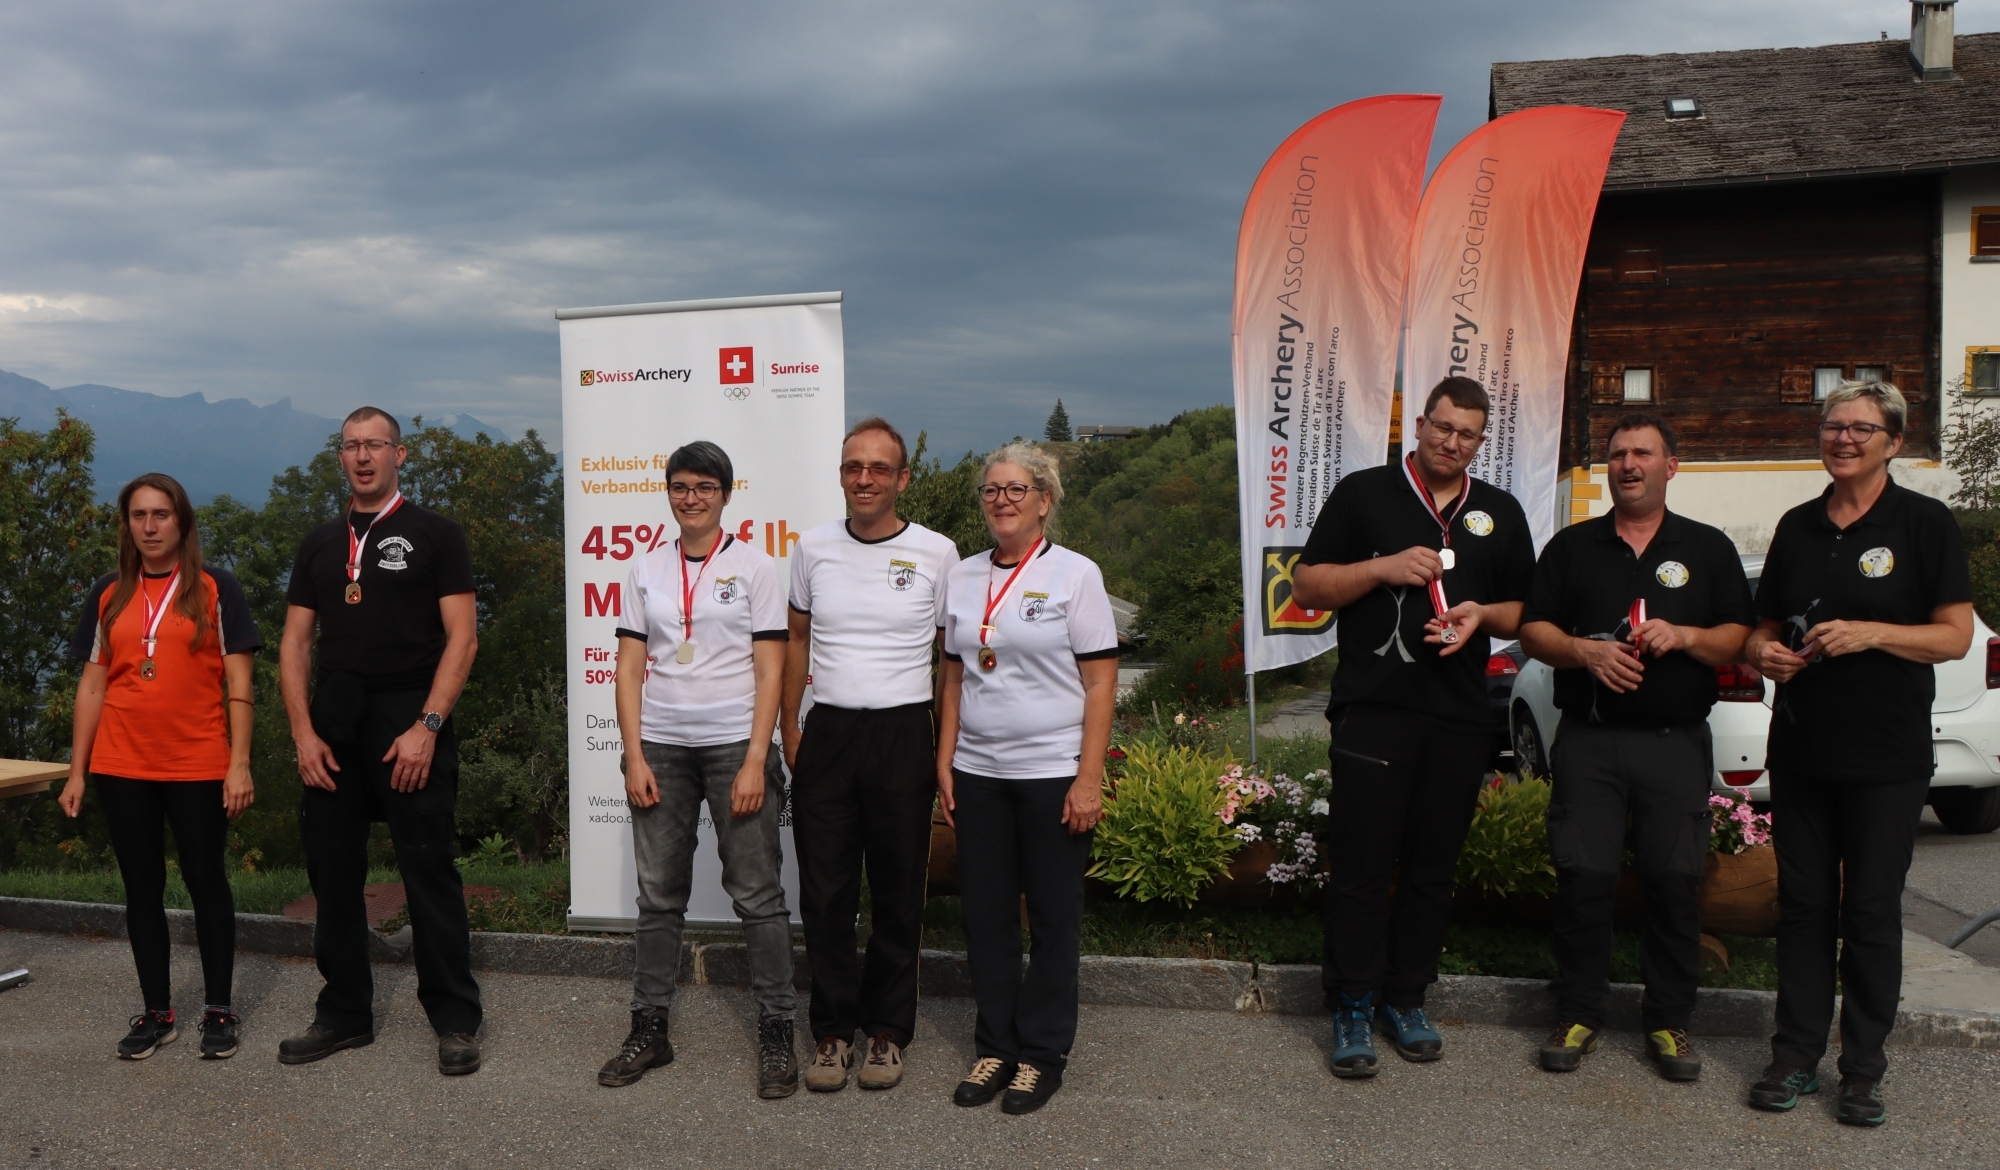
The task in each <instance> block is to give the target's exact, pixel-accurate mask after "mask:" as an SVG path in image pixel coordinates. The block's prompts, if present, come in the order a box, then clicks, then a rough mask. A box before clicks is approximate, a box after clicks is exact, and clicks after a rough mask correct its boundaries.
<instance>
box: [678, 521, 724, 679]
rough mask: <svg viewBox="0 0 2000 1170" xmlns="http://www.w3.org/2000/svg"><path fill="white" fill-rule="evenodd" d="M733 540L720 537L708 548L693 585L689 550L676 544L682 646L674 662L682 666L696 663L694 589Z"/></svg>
mask: <svg viewBox="0 0 2000 1170" xmlns="http://www.w3.org/2000/svg"><path fill="white" fill-rule="evenodd" d="M732 539H734V538H733V537H728V536H723V537H719V538H718V539H717V540H716V542H715V543H714V544H712V545H710V546H709V547H708V555H707V556H705V557H703V558H702V559H701V568H699V569H696V570H695V571H694V581H693V582H692V583H690V582H689V581H688V555H687V549H685V548H683V547H682V546H681V542H680V541H678V540H676V541H675V542H674V551H675V552H678V553H679V554H680V557H681V644H680V645H679V646H678V647H677V648H675V650H674V661H675V662H678V663H680V664H681V665H682V666H686V665H688V664H689V663H691V662H693V661H694V587H695V586H696V585H699V584H701V575H702V574H703V573H704V572H706V571H707V570H708V563H709V562H710V561H712V560H714V559H715V558H716V557H717V556H718V555H719V554H720V553H721V552H722V550H723V549H726V548H728V547H729V542H730V541H731V540H732Z"/></svg>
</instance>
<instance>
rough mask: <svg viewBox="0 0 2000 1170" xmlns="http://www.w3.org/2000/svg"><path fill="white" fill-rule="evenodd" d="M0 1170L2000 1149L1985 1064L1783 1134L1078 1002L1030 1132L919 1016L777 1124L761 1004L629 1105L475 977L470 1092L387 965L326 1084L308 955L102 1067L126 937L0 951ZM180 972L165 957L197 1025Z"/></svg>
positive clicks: (1503, 1162) (1789, 1162) (1599, 1067)
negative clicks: (475, 1062) (850, 1077)
mask: <svg viewBox="0 0 2000 1170" xmlns="http://www.w3.org/2000/svg"><path fill="white" fill-rule="evenodd" d="M0 964H25V965H27V966H28V967H30V968H31V969H32V970H33V972H34V975H35V982H34V983H32V984H30V985H29V986H27V987H24V988H21V989H18V990H15V991H9V992H6V993H4V994H0V1093H4V1099H5V1108H4V1110H0V1165H5V1166H10V1167H15V1166H19V1167H72V1166H73V1167H93V1168H103V1167H153V1166H191V1167H212V1168H216V1170H225V1168H230V1167H257V1168H259V1170H268V1168H269V1167H272V1166H287V1167H290V1166H380V1167H395V1168H398V1170H401V1168H403V1167H432V1166H479V1167H496V1166H605V1167H624V1166H648V1167H651V1166H701V1167H737V1166H742V1167H759V1168H763V1167H774V1166H785V1167H809V1166H818V1165H826V1166H831V1165H835V1164H840V1165H847V1166H864V1167H876V1166H880V1167H902V1166H924V1167H935V1166H1004V1167H1008V1168H1010V1170H1021V1168H1026V1167H1039V1166H1076V1167H1123V1166H1135V1167H1161V1166H1205V1167H1237V1166H1279V1167H1292V1166H1299V1167H1309V1166H1334V1165H1339V1166H1343V1167H1355V1166H1383V1167H1388V1166H1396V1167H1404V1166H1440V1167H1452V1168H1454V1170H1461V1168H1472V1167H1487V1166H1492V1167H1510V1168H1512V1167H1530V1166H1534V1167H1540V1166H1588V1167H1593V1168H1596V1170H1612V1168H1619V1167H1657V1166H1703V1167H1724V1166H1755V1167H1790V1166H1814V1167H1822V1166H1855V1167H1869V1168H1871V1170H1873V1168H1876V1167H1881V1166H1885V1165H1888V1166H1896V1167H1898V1168H1902V1167H1918V1166H1986V1167H1991V1166H1993V1165H1994V1164H1995V1161H1996V1158H2000V1155H1996V1154H1995V1152H1994V1151H1995V1150H1996V1149H2000V1054H1994V1053H1979V1052H1971V1051H1961V1050H1948V1049H1896V1050H1894V1051H1893V1053H1892V1066H1891V1071H1890V1079H1889V1081H1888V1082H1887V1088H1888V1095H1889V1102H1890V1108H1891V1113H1892V1116H1891V1121H1890V1123H1889V1125H1888V1126H1887V1127H1885V1128H1884V1129H1881V1130H1875V1131H1860V1130H1853V1129H1848V1128H1845V1127H1842V1126H1839V1125H1837V1124H1835V1123H1834V1122H1833V1120H1832V1117H1831V1112H1830V1110H1831V1106H1832V1102H1831V1100H1830V1095H1825V1096H1823V1097H1822V1099H1820V1100H1818V1101H1813V1102H1810V1103H1809V1104H1807V1105H1806V1106H1804V1107H1802V1108H1801V1109H1800V1110H1798V1111H1797V1112H1796V1113H1793V1114H1791V1115H1788V1116H1771V1115H1768V1114H1762V1113H1757V1112H1754V1111H1752V1110H1750V1109H1748V1108H1746V1107H1744V1106H1743V1105H1742V1104H1741V1103H1740V1099H1741V1095H1742V1092H1743V1090H1744V1087H1745V1086H1746V1085H1747V1084H1748V1083H1749V1082H1750V1081H1751V1080H1752V1079H1754V1077H1755V1075H1756V1073H1757V1071H1758V1070H1759V1069H1760V1068H1761V1067H1762V1066H1763V1064H1764V1062H1765V1059H1766V1057H1765V1049H1764V1047H1763V1045H1762V1044H1761V1043H1758V1042H1752V1041H1709V1042H1707V1043H1706V1044H1705V1045H1704V1048H1703V1050H1704V1054H1705V1055H1706V1057H1707V1060H1708V1070H1707V1075H1706V1076H1705V1078H1704V1079H1703V1080H1702V1081H1701V1082H1700V1083H1699V1084H1697V1085H1692V1086H1683V1085H1668V1084H1666V1083H1664V1082H1661V1081H1660V1080H1658V1079H1657V1078H1656V1077H1655V1076H1654V1074H1653V1073H1652V1072H1651V1070H1650V1068H1649V1067H1648V1066H1647V1065H1646V1064H1645V1063H1644V1061H1643V1059H1642V1058H1641V1056H1640V1042H1639V1038H1638V1037H1637V1036H1633V1035H1619V1036H1616V1037H1614V1038H1613V1039H1612V1040H1611V1041H1610V1043H1608V1044H1607V1046H1606V1048H1605V1049H1603V1050H1601V1051H1600V1052H1599V1053H1598V1054H1597V1055H1596V1056H1594V1057H1592V1058H1591V1059H1590V1060H1589V1061H1588V1063H1587V1066H1586V1067H1585V1069H1584V1070H1583V1071H1581V1072H1579V1073H1576V1074H1573V1075H1568V1076H1561V1077H1558V1076H1551V1075H1548V1074H1546V1073H1542V1072H1540V1071H1538V1070H1537V1069H1536V1068H1535V1067H1534V1065H1533V1053H1534V1045H1535V1043H1536V1041H1537V1040H1538V1039H1539V1037H1538V1035H1536V1034H1534V1033H1531V1032H1526V1031H1520V1030H1515V1029H1507V1028H1489V1027H1469V1026H1462V1025H1461V1026H1456V1027H1447V1029H1446V1032H1447V1043H1448V1045H1449V1049H1448V1055H1447V1058H1446V1059H1445V1060H1444V1061H1442V1062H1440V1063H1438V1064H1433V1065H1406V1064H1403V1063H1402V1062H1400V1061H1396V1060H1393V1059H1391V1061H1390V1067H1388V1068H1387V1069H1386V1071H1385V1072H1384V1073H1383V1074H1382V1075H1381V1076H1379V1077H1377V1078H1376V1079H1375V1080H1374V1081H1372V1082H1368V1083H1360V1084H1355V1083H1346V1082H1339V1081H1335V1080H1334V1079H1333V1078H1332V1077H1330V1076H1328V1075H1327V1074H1326V1073H1325V1072H1324V1071H1323V1069H1322V1066H1321V1063H1320V1053H1321V1051H1322V1048H1323V1046H1324V1044H1325V1042H1326V1039H1327V1031H1328V1024H1327V1021H1325V1020H1323V1019H1317V1018H1295V1017H1276V1016H1235V1015H1231V1014H1226V1013H1219V1012H1177V1011H1166V1010H1156V1009H1145V1008H1104V1007H1086V1008H1085V1009H1084V1011H1083V1026H1082V1033H1081V1037H1080V1039H1079V1043H1078V1048H1077V1051H1076V1055H1075V1059H1074V1063H1073V1064H1072V1066H1071V1074H1070V1077H1069V1081H1068V1084H1067V1085H1066V1086H1065V1087H1064V1089H1063V1091H1062V1092H1061V1094H1059V1095H1058V1096H1057V1098H1056V1099H1055V1101H1054V1102H1052V1103H1051V1104H1050V1105H1049V1107H1048V1108H1047V1109H1045V1110H1043V1111H1042V1112H1041V1113H1039V1114H1035V1115H1032V1116H1028V1117H1007V1116H1005V1115H1003V1114H1001V1113H1000V1112H999V1110H998V1109H997V1108H994V1107H989V1108H986V1109H981V1110H961V1109H957V1108H955V1107H953V1106H952V1105H951V1104H950V1102H949V1099H948V1095H949V1092H950V1089H951V1085H952V1083H953V1082H954V1081H955V1080H956V1079H957V1077H958V1076H959V1075H960V1074H961V1072H962V1070H963V1069H964V1067H965V1066H966V1065H967V1064H968V1063H969V1061H970V1058H971V1051H970V1033H971V1024H972V1006H971V1003H970V1002H969V1001H966V1000H934V1001H928V1002H926V1003H925V1004H924V1005H923V1007H922V1016H921V1020H920V1022H919V1025H918V1029H919V1031H918V1039H917V1044H916V1046H915V1047H914V1048H913V1049H912V1050H911V1052H910V1057H909V1074H908V1076H907V1078H906V1080H905V1082H904V1084H903V1085H902V1086H901V1087H900V1088H898V1089H896V1090H894V1091H892V1092H888V1093H862V1092H860V1091H859V1090H857V1089H853V1088H849V1089H848V1090H846V1091H845V1092H842V1093H839V1094H835V1095H832V1096H826V1097H821V1096H813V1095H810V1094H807V1093H805V1092H803V1091H802V1092H800V1093H799V1094H798V1095H797V1096H796V1097H793V1098H790V1099H788V1100H783V1101H760V1100H758V1099H756V1097H755V1094H754V1074H753V1064H752V1057H753V1048H754V1032H755V1028H754V1021H753V1018H752V1012H753V1011H754V1009H753V1008H752V1006H751V1004H750V1001H749V999H748V997H747V995H746V994H745V993H743V992H740V991H733V990H727V989H719V988H695V989H691V990H690V991H688V992H686V993H684V994H683V997H682V999H681V1003H680V1006H679V1007H678V1008H677V1009H676V1011H677V1014H676V1017H675V1021H674V1040H675V1044H676V1046H677V1047H678V1049H679V1050H680V1059H679V1060H678V1061H677V1062H676V1063H675V1064H673V1065H671V1066H669V1067H668V1068H666V1069H663V1070H657V1071H655V1072H653V1073H651V1074H649V1075H648V1076H647V1077H646V1079H645V1080H643V1081H641V1082H640V1083H639V1084H637V1085H634V1086H632V1087H629V1088H624V1089H602V1088H599V1087H598V1086H597V1084H596V1082H595V1079H594V1078H595V1072H596V1069H597V1066H598V1065H599V1064H600V1063H601V1062H602V1061H603V1060H604V1059H605V1058H606V1057H607V1056H609V1055H610V1054H611V1052H612V1051H613V1050H614V1049H615V1047H616V1046H617V1043H618V1041H619V1040H620V1039H621V1038H622V1037H623V1034H624V1028H625V1024H626V1015H625V1006H624V1005H625V1000H626V988H625V987H624V986H623V985H622V984H621V983H620V982H619V981H616V980H603V979H568V978H552V977H533V976H517V975H488V976H486V977H485V979H484V981H483V982H484V984H485V988H486V996H487V1007H488V1023H487V1030H486V1033H485V1049H486V1061H487V1064H486V1068H485V1069H484V1071H482V1072H480V1073H478V1074H477V1075H475V1076H471V1077H464V1078H454V1079H446V1078H443V1077H440V1076H438V1075H437V1073H436V1072H435V1065H434V1048H433V1044H432V1041H431V1038H430V1035H429V1030H428V1028H427V1027H426V1026H425V1024H424V1022H423V1018H422V1014H421V1011H420V1010H419V1008H418V1006H417V1004H416V1002H415V995H414V993H415V980H414V974H413V972H412V971H411V969H410V968H408V967H400V966H398V967H387V968H381V969H379V972H380V975H381V981H380V983H379V984H378V998H379V1010H380V1011H381V1012H382V1013H383V1016H384V1018H383V1022H382V1030H381V1038H380V1039H379V1040H377V1041H376V1043H375V1044H374V1045H373V1046H372V1047H370V1048H366V1049H361V1050H358V1051H353V1052H346V1053H341V1054H338V1055H336V1056H334V1057H332V1058H330V1059H328V1060H326V1061H323V1062H321V1063H319V1064H314V1065H309V1066H305V1067H302V1068H285V1067H282V1066H280V1065H279V1064H278V1063H277V1059H276V1053H275V1048H276V1043H277V1040H278V1038H279V1037H280V1036H282V1035H284V1034H286V1033H288V1032H290V1031H293V1030H296V1029H298V1028H300V1027H301V1026H303V1025H304V1023H305V1022H306V1021H307V1019H308V1018H309V1016H310V1013H311V1004H312V997H313V995H314V994H315V992H316V991H317V988H318V977H317V974H316V972H315V971H314V970H313V968H312V967H311V966H310V965H309V964H307V963H304V962H300V961H296V960H284V959H274V958H269V957H264V956H256V955H245V956H243V957H242V959H241V962H240V965H239V967H238V983H237V986H238V993H237V1001H238V1006H239V1010H241V1011H242V1012H243V1014H244V1016H245V1028H244V1045H245V1047H244V1051H243V1052H242V1053H241V1054H240V1055H238V1056H237V1057H236V1058H235V1059H233V1060H230V1061H226V1062H204V1061H201V1060H199V1059H196V1046H195V1044H194V1042H193V1041H192V1039H191V1038H188V1039H183V1040H182V1041H181V1042H180V1043H178V1044H175V1045H173V1046H172V1047H170V1048H167V1049H165V1050H163V1051H162V1052H161V1053H160V1054H159V1055H158V1056H156V1057H154V1058H153V1059H151V1060H148V1061H144V1062H140V1063H125V1062H120V1061H118V1060H116V1059H115V1058H114V1057H113V1056H112V1051H113V1047H114V1045H115V1043H116V1041H117V1039H118V1037H119V1036H120V1035H122V1033H123V1028H124V1023H125V1019H126V1017H127V1016H128V1015H129V1014H131V1013H132V1012H133V1011H135V1010H136V1006H137V990H136V984H135V981H134V978H133V975H132V970H131V963H130V958H129V952H128V951H127V950H126V948H125V946H124V944H123V943H122V942H111V941H90V940H78V939H69V938H58V937H52V936H46V935H30V934H20V933H8V932H0ZM196 975H197V969H196V960H195V957H194V955H193V953H192V952H191V951H189V950H185V949H183V950H181V951H179V952H177V955H176V967H175V979H176V986H177V987H179V988H182V989H186V992H187V994H186V995H185V996H184V998H183V1004H182V1006H183V1011H184V1012H189V1011H198V1010H199V1009H198V1007H197V1006H196V1005H195V1003H194V1002H193V995H194V989H196V988H197V987H198V981H197V978H196Z"/></svg>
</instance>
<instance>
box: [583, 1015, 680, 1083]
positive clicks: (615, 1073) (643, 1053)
mask: <svg viewBox="0 0 2000 1170" xmlns="http://www.w3.org/2000/svg"><path fill="white" fill-rule="evenodd" d="M673 1062H674V1046H673V1043H672V1042H671V1041H669V1040H668V1039H667V1009H666V1008H641V1009H639V1010H638V1011H635V1012H633V1013H632V1030H631V1031H630V1032H628V1033H626V1035H625V1043H623V1044H621V1045H619V1046H618V1055H616V1056H614V1057H612V1058H611V1059H610V1060H607V1061H605V1062H604V1067H603V1068H601V1069H598V1070H597V1083H598V1084H600V1085H603V1086H605V1087H606V1088H611V1089H615V1088H617V1087H619V1086H620V1085H629V1084H632V1083H633V1082H634V1081H637V1080H638V1079H639V1078H640V1077H643V1076H645V1075H646V1070H647V1069H649V1068H658V1067H660V1066H661V1065H663V1064H672V1063H673Z"/></svg>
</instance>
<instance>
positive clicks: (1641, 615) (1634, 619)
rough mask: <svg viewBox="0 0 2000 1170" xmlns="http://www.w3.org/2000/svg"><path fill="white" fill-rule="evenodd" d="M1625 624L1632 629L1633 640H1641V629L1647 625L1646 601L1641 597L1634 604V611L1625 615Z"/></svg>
mask: <svg viewBox="0 0 2000 1170" xmlns="http://www.w3.org/2000/svg"><path fill="white" fill-rule="evenodd" d="M1625 624H1626V625H1627V626H1630V627H1631V630H1632V640H1633V641H1634V642H1636V641H1638V640H1639V627H1640V626H1643V625H1645V624H1646V599H1645V598H1643V597H1641V598H1638V599H1637V600H1635V601H1633V602H1632V609H1631V611H1630V612H1628V613H1627V614H1626V615H1625Z"/></svg>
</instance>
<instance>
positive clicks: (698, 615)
mask: <svg viewBox="0 0 2000 1170" xmlns="http://www.w3.org/2000/svg"><path fill="white" fill-rule="evenodd" d="M687 583H688V585H689V586H690V587H691V589H692V591H693V594H694V605H693V607H692V610H693V615H694V637H693V638H692V639H691V640H692V641H693V643H694V661H692V662H688V663H682V662H680V661H679V652H680V646H681V642H682V641H683V633H684V630H685V627H684V625H683V624H682V621H681V550H680V541H678V540H676V541H674V542H673V543H672V544H668V545H662V546H661V547H659V548H657V549H654V550H653V551H652V552H649V553H647V554H646V555H645V556H644V557H642V558H640V560H639V562H638V563H637V564H635V565H633V566H632V575H631V576H630V577H629V578H627V580H626V582H625V597H624V601H623V604H622V614H621V617H620V619H619V624H618V636H619V637H621V638H637V639H638V640H640V641H641V642H644V643H645V644H646V687H645V692H644V700H643V702H642V703H641V706H640V713H639V738H641V739H644V740H649V741H651V742H653V743H670V744H674V745H676V746H679V747H711V746H714V745H716V744H725V743H739V742H741V741H743V740H746V739H749V738H750V722H751V715H752V712H753V710H754V708H755V707H756V703H757V674H756V669H755V667H754V666H753V664H752V659H751V649H750V647H751V643H753V642H758V641H763V640H765V639H774V640H776V641H780V642H782V641H784V640H786V638H787V637H789V634H788V633H787V631H786V629H785V593H784V587H783V584H782V583H781V582H780V581H779V579H778V565H777V562H776V561H773V560H772V559H771V558H770V557H769V556H768V555H766V554H764V553H762V552H759V551H757V550H756V549H754V548H752V547H750V545H748V544H747V543H745V542H743V541H740V540H736V539H734V538H732V537H729V536H724V537H722V540H721V547H719V548H718V549H716V550H715V551H714V552H712V553H710V554H709V555H708V556H707V557H705V558H703V559H702V560H699V561H697V560H695V559H694V558H692V557H690V558H688V561H687Z"/></svg>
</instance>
